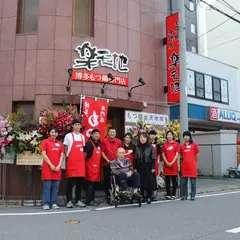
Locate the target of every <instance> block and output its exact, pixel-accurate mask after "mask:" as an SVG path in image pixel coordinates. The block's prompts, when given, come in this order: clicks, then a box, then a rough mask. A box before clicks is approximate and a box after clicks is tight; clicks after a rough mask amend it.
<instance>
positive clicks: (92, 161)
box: [84, 129, 102, 206]
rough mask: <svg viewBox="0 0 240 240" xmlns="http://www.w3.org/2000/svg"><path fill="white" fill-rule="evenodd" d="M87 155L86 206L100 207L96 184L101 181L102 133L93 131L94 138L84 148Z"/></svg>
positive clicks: (96, 130)
mask: <svg viewBox="0 0 240 240" xmlns="http://www.w3.org/2000/svg"><path fill="white" fill-rule="evenodd" d="M84 152H85V154H86V176H85V180H86V181H87V191H86V204H87V205H90V206H98V202H96V201H95V200H94V198H95V183H96V182H100V180H101V156H102V152H101V148H100V131H99V130H98V129H94V130H92V136H91V137H90V138H89V140H88V141H87V142H86V145H85V147H84Z"/></svg>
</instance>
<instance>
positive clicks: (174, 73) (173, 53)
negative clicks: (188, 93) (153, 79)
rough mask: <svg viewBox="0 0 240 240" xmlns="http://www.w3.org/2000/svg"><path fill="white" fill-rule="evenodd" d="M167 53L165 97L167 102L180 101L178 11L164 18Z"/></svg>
mask: <svg viewBox="0 0 240 240" xmlns="http://www.w3.org/2000/svg"><path fill="white" fill-rule="evenodd" d="M166 37H167V44H166V53H167V86H168V92H167V99H168V102H169V103H178V102H180V79H179V77H180V67H179V24H178V13H176V14H173V15H170V16H168V17H167V18H166Z"/></svg>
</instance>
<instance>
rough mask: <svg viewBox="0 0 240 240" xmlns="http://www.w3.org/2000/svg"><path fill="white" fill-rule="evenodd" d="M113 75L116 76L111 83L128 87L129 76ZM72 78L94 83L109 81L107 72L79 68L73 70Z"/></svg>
mask: <svg viewBox="0 0 240 240" xmlns="http://www.w3.org/2000/svg"><path fill="white" fill-rule="evenodd" d="M113 77H114V80H113V81H111V82H109V84H114V85H118V86H124V87H128V78H127V77H121V76H113ZM72 80H73V81H86V82H94V83H105V82H108V81H109V79H108V76H107V74H103V73H96V72H86V71H79V70H78V71H76V70H74V71H73V73H72Z"/></svg>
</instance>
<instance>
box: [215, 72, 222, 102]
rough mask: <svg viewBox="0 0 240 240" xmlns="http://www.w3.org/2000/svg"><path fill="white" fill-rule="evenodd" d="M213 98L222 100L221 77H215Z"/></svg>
mask: <svg viewBox="0 0 240 240" xmlns="http://www.w3.org/2000/svg"><path fill="white" fill-rule="evenodd" d="M213 100H215V101H217V102H221V81H220V79H219V78H215V77H214V78H213Z"/></svg>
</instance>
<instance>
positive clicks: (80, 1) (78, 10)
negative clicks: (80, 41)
mask: <svg viewBox="0 0 240 240" xmlns="http://www.w3.org/2000/svg"><path fill="white" fill-rule="evenodd" d="M93 29H94V0H74V8H73V35H78V36H90V37H93V32H94V30H93Z"/></svg>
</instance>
